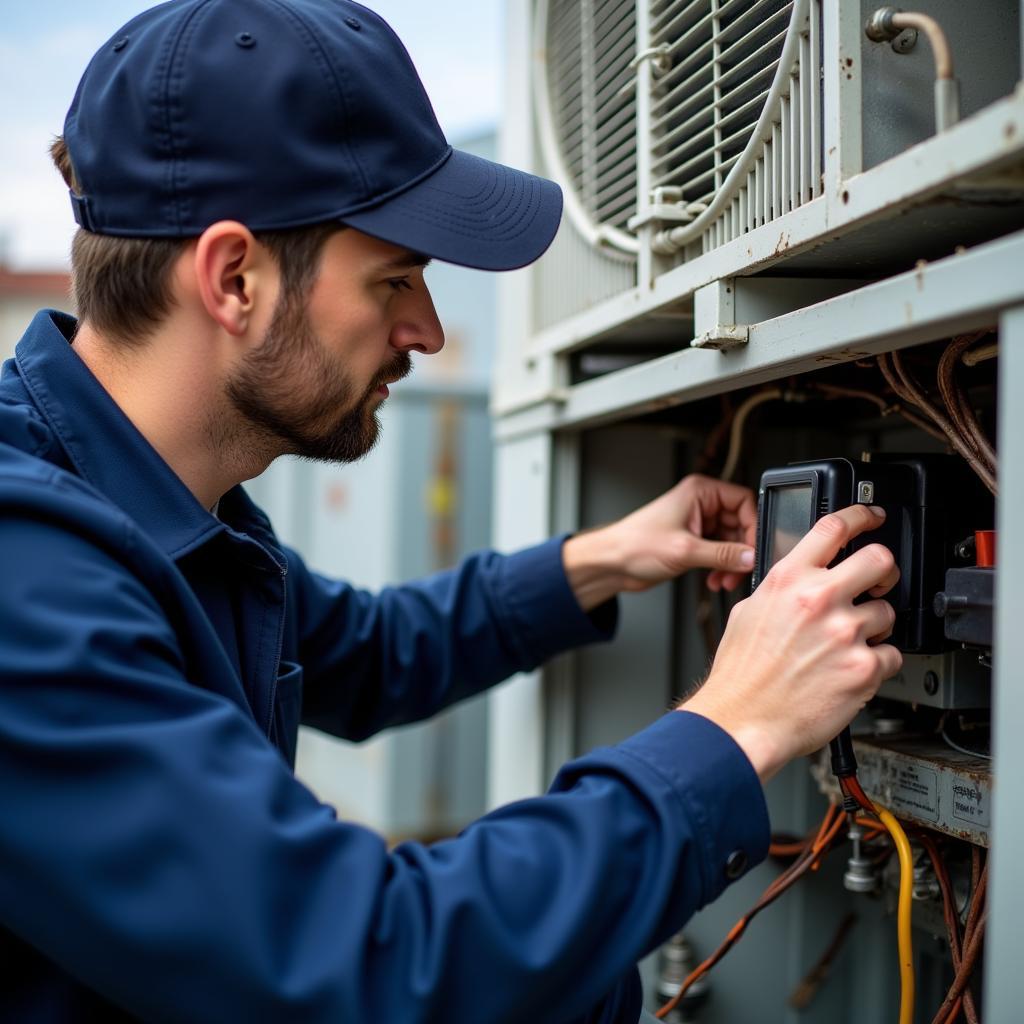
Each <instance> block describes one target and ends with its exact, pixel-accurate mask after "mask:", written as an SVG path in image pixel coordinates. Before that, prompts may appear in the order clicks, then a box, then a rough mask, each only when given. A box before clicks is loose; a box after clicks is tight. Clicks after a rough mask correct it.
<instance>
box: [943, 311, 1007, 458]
mask: <svg viewBox="0 0 1024 1024" xmlns="http://www.w3.org/2000/svg"><path fill="white" fill-rule="evenodd" d="M988 333H989V332H988V331H987V330H986V331H976V332H975V333H973V334H965V335H961V336H960V337H959V338H954V339H953V340H952V341H951V342H950V343H949V344H948V345H947V346H946V348H945V351H943V353H942V356H941V357H940V358H939V365H938V369H937V372H936V378H937V382H938V385H939V393H940V394H941V395H942V400H943V402H944V403H945V404H946V408H947V409H949V411H950V414H951V415H952V417H953V419H954V421H955V423H956V426H957V428H958V429H959V430H960V431H961V433H962V434H963V436H964V438H965V439H966V440H968V441H969V442H970V443H971V444H972V445H973V447H974V449H975V451H976V452H977V454H978V456H979V458H980V459H981V460H982V462H983V463H985V466H986V468H987V469H988V470H989V472H990V473H992V475H993V476H995V474H996V464H997V460H996V452H995V449H994V448H993V447H992V444H991V442H990V441H989V439H988V438H987V437H986V436H985V431H984V430H983V429H982V426H981V424H980V423H979V422H978V418H977V416H975V414H974V409H973V408H972V407H971V403H970V401H969V400H968V398H967V394H966V392H965V391H964V389H963V387H961V385H960V383H959V381H958V380H957V378H956V369H957V366H958V364H959V362H960V357H961V356H962V355H963V354H964V353H965V352H966V351H967V350H968V349H969V348H970V347H971V346H972V345H973V344H974V343H975V342H977V341H979V340H980V339H981V338H984V337H986V335H987V334H988Z"/></svg>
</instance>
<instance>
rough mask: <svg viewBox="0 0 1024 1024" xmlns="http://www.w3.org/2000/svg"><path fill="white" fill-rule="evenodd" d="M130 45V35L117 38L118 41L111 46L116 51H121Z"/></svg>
mask: <svg viewBox="0 0 1024 1024" xmlns="http://www.w3.org/2000/svg"><path fill="white" fill-rule="evenodd" d="M127 45H128V37H127V36H122V37H121V38H120V39H118V40H117V42H116V43H114V45H113V46H112V47H111V49H112V50H113V51H114V53H120V52H121V51H122V50H123V49H124V48H125V47H126V46H127Z"/></svg>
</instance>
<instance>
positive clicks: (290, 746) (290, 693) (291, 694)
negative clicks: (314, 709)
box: [274, 661, 302, 768]
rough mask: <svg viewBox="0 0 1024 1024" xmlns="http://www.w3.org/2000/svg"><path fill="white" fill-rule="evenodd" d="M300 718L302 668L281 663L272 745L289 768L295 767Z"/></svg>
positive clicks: (292, 664) (290, 663) (275, 701)
mask: <svg viewBox="0 0 1024 1024" xmlns="http://www.w3.org/2000/svg"><path fill="white" fill-rule="evenodd" d="M301 716H302V666H301V665H296V664H295V662H294V661H282V662H281V667H280V671H279V672H278V674H277V687H276V690H275V695H274V745H275V746H276V747H277V749H278V750H280V751H281V756H282V757H283V758H284V759H285V761H287V762H288V767H289V768H294V767H295V744H296V741H297V740H298V736H299V719H300V718H301Z"/></svg>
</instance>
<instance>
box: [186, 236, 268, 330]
mask: <svg viewBox="0 0 1024 1024" xmlns="http://www.w3.org/2000/svg"><path fill="white" fill-rule="evenodd" d="M272 264H273V260H272V259H271V257H270V254H269V253H268V252H267V250H266V249H264V248H263V246H261V245H259V244H258V243H257V242H256V239H255V238H254V237H253V234H252V232H251V231H250V230H249V229H248V228H247V227H246V226H245V225H244V224H240V223H238V221H233V220H222V221H218V222H217V223H216V224H211V225H210V227H208V228H207V229H206V230H205V231H204V232H203V233H202V234H201V235H200V236H199V238H198V240H197V242H196V249H195V256H194V270H195V281H196V288H197V290H198V292H199V298H200V300H201V301H202V303H203V306H204V307H205V308H206V312H207V313H208V314H209V315H210V317H211V318H212V319H213V320H215V321H216V322H217V323H218V324H219V325H220V326H221V327H222V328H223V329H224V330H225V331H227V332H228V334H231V335H234V336H236V337H238V336H241V335H242V334H244V333H245V332H246V331H247V330H248V328H249V323H250V320H251V319H252V318H253V315H254V313H255V311H256V309H257V307H258V306H260V307H262V306H265V305H266V304H267V303H268V302H270V304H271V307H272V305H273V302H274V299H275V294H274V293H276V270H277V268H276V266H273V265H272Z"/></svg>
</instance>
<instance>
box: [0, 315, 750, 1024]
mask: <svg viewBox="0 0 1024 1024" xmlns="http://www.w3.org/2000/svg"><path fill="white" fill-rule="evenodd" d="M73 330H74V321H73V320H72V319H71V318H70V317H67V316H64V315H62V314H58V313H52V312H44V313H40V314H39V315H38V316H37V317H36V318H35V320H34V321H33V322H32V325H31V326H30V327H29V329H28V331H27V333H26V335H25V337H24V338H23V339H22V341H21V342H20V344H19V345H18V348H17V353H16V357H15V359H14V360H11V361H9V362H8V363H6V364H5V365H4V368H3V374H2V377H0V566H2V572H3V585H2V587H0V964H2V965H3V983H2V984H0V1020H3V1021H12V1022H18V1024H26V1022H29V1024H30V1022H36V1021H53V1022H58V1021H59V1022H70V1021H103V1022H110V1021H116V1020H121V1019H143V1020H151V1021H182V1022H188V1024H200V1022H215V1024H225V1022H232V1021H245V1022H250V1021H260V1022H268V1021H275V1022H276V1021H281V1022H288V1024H302V1022H318V1024H319V1022H328V1021H330V1022H359V1024H370V1022H402V1024H405V1022H410V1024H413V1022H420V1021H443V1022H450V1024H460V1022H473V1024H477V1022H479V1024H499V1022H506V1021H508V1022H527V1021H528V1022H529V1024H542V1022H552V1024H561V1022H568V1021H581V1020H584V1019H585V1020H588V1021H597V1020H602V1021H609V1022H610V1021H629V1022H630V1024H631V1022H632V1021H634V1020H635V1019H636V1015H637V1013H638V1011H639V999H640V993H639V989H638V985H637V978H636V974H635V972H634V971H633V969H632V965H633V963H634V961H635V960H636V959H637V958H638V957H640V956H641V955H643V954H644V953H646V952H648V951H649V950H651V949H652V948H654V947H655V946H656V945H657V944H658V943H660V942H662V941H663V940H664V939H665V938H666V937H667V936H669V935H670V934H671V933H672V932H673V931H675V930H676V929H677V928H678V927H679V926H680V925H681V924H682V922H683V921H685V920H686V918H687V917H689V916H690V915H691V914H692V913H693V912H694V910H696V909H697V908H698V907H700V906H701V905H702V904H704V903H705V902H707V901H708V900H711V899H713V898H714V897H715V896H716V895H717V894H718V893H719V892H720V891H721V889H722V888H723V887H724V885H725V884H726V882H727V874H728V875H734V874H736V870H735V868H736V865H737V864H738V863H742V860H743V858H746V860H747V861H748V862H749V863H754V862H756V861H757V860H759V859H760V858H762V857H763V856H764V854H765V852H766V847H767V835H768V825H767V818H766V814H765V808H764V802H763V797H762V794H761V789H760V786H759V784H758V780H757V778H756V776H755V774H754V772H753V770H752V769H751V767H750V764H749V763H748V762H747V760H746V758H745V757H744V756H743V754H742V753H741V751H740V750H739V748H738V747H737V746H736V745H735V744H734V743H733V741H732V740H731V739H730V738H729V737H728V736H727V735H726V734H725V733H724V732H722V731H721V730H720V729H718V728H717V727H716V726H714V725H712V724H711V723H710V722H708V721H706V720H705V719H703V718H701V717H699V716H697V715H691V714H687V713H670V714H667V715H665V716H664V717H663V718H661V719H660V720H659V721H657V722H655V723H654V724H653V725H652V726H650V727H649V728H648V729H646V730H644V731H643V732H641V733H639V734H637V735H636V736H634V737H632V738H631V739H629V740H627V741H626V742H624V743H622V744H620V745H618V746H616V747H612V748H607V749H601V750H598V751H595V752H593V753H591V754H589V755H587V756H586V757H583V758H581V759H579V760H577V761H575V762H573V763H572V764H569V765H568V766H566V767H565V768H564V769H563V770H562V771H561V773H560V774H559V776H558V778H557V779H556V781H555V783H554V785H553V787H552V789H551V792H550V793H549V794H548V795H547V796H544V797H538V798H535V799H531V800H524V801H521V802H519V803H515V804H512V805H510V806H507V807H504V808H501V809H499V810H497V811H494V812H493V813H491V814H488V815H487V816H486V817H484V818H482V819H481V820H480V821H478V822H476V823H474V824H473V825H471V826H470V827H469V828H467V829H466V830H465V832H464V833H463V834H462V835H460V836H459V837H458V838H455V839H451V840H447V841H443V842H438V843H435V844H433V845H430V846H424V845H420V844H416V843H405V844H402V845H401V846H399V847H397V848H396V849H394V850H391V851H389V850H388V849H387V847H386V846H385V843H384V841H383V840H382V838H381V837H380V836H378V835H376V834H374V833H373V832H371V831H369V830H367V829H365V828H361V827H360V826H358V825H356V824H352V823H348V822H339V821H338V820H337V819H336V817H335V814H334V812H333V811H332V810H331V809H330V808H329V807H326V806H324V805H323V804H321V803H320V802H319V801H317V799H316V798H315V797H314V796H313V795H312V794H311V793H310V792H309V790H307V789H306V788H305V787H304V786H303V785H302V784H301V783H299V782H298V781H296V779H295V777H294V776H293V774H292V771H291V765H292V762H293V756H294V747H295V739H296V731H297V728H298V724H299V721H300V719H301V720H302V721H305V722H308V723H310V724H311V725H314V726H317V727H318V728H321V729H324V730H327V731H329V732H332V733H334V734H336V735H339V736H344V737H348V738H355V739H360V738H363V737H366V736H370V735H372V734H373V733H375V732H377V731H378V730H380V729H383V728H385V727H387V726H392V725H396V724H398V723H402V722H410V721H413V720H416V719H420V718H423V717H425V716H427V715H430V714H432V713H433V712H435V711H437V710H438V709H440V708H442V707H444V706H446V705H448V704H451V703H452V702H453V701H456V700H459V699H461V698H463V697H466V696H469V695H470V694H473V693H476V692H478V691H480V690H482V689H484V688H485V687H487V686H490V685H491V684H493V683H495V682H497V681H498V680H500V679H503V678H505V677H507V676H509V675H510V674H512V673H514V672H516V671H518V670H522V669H528V668H530V667H532V666H535V665H537V664H539V663H540V662H542V661H543V660H544V659H546V658H548V657H549V656H551V655H552V654H554V653H556V652H557V651H560V650H564V649H566V648H567V647H570V646H572V645H574V644H580V643H583V642H586V641H591V640H595V639H600V638H602V637H603V636H606V635H607V633H608V631H609V630H610V628H611V622H610V619H612V618H613V617H614V610H613V609H611V608H606V609H605V610H603V611H599V613H598V614H597V615H596V616H595V618H594V619H591V618H590V617H588V616H586V615H584V614H583V613H582V612H581V611H580V609H579V606H578V605H577V603H576V601H575V599H574V597H573V595H572V591H571V589H570V588H569V585H568V583H567V581H566V578H565V575H564V571H563V569H562V564H561V556H560V547H559V542H557V541H555V542H551V543H549V544H546V545H541V546H540V547H538V548H534V549H531V550H527V551H525V552H521V553H519V554H515V555H512V556H508V557H503V556H500V555H497V554H495V553H493V552H488V553H483V554H480V555H477V556H475V557H472V558H470V559H468V560H467V561H466V562H465V563H464V564H463V565H462V566H460V567H459V568H457V569H455V570H453V571H450V572H445V573H441V574H439V575H436V576H433V577H431V578H429V579H427V580H425V581H422V582H419V583H415V584H412V585H408V586H403V587H397V588H392V589H388V590H385V591H383V592H382V593H381V594H379V595H376V596H373V595H370V594H367V593H363V592H360V591H357V590H354V589H352V588H351V587H349V586H346V585H345V584H343V583H338V582H335V581H332V580H328V579H325V578H323V577H321V576H318V575H317V574H315V573H313V572H311V571H310V570H309V569H307V567H306V566H305V565H304V564H303V562H302V560H301V559H300V558H299V557H298V556H297V555H296V554H295V553H294V552H292V551H289V550H287V549H285V548H283V547H282V546H281V545H280V544H279V543H278V541H277V540H276V539H275V537H274V534H273V532H272V530H271V528H270V524H269V522H268V521H267V519H266V517H265V516H264V515H263V514H262V513H261V512H260V511H259V510H258V509H257V508H256V507H255V506H254V505H253V504H252V503H251V502H250V501H249V499H248V498H247V497H246V495H245V493H244V491H243V490H242V489H241V488H235V489H234V490H232V491H231V492H229V493H228V494H226V495H225V496H224V498H223V499H222V501H221V503H220V506H219V509H218V516H217V517H214V516H212V515H210V514H209V513H208V512H207V511H206V510H205V509H203V508H202V507H201V506H200V505H199V504H198V502H196V500H195V499H194V497H193V496H192V494H191V493H190V492H189V491H188V490H187V489H186V488H185V486H184V485H183V483H182V482H181V481H180V479H179V478H178V477H177V476H176V475H175V474H174V473H173V472H172V471H171V470H170V468H169V467H168V466H167V464H166V463H164V462H163V460H162V459H161V458H160V457H159V456H158V455H157V453H156V452H155V451H154V449H153V448H152V447H151V446H150V445H149V444H148V443H147V442H146V440H145V439H144V438H143V437H142V436H141V435H140V434H139V433H138V432H137V431H136V429H135V428H134V427H133V425H132V424H131V422H130V421H129V420H128V419H127V418H126V417H125V416H124V414H123V413H122V412H121V410H120V409H119V407H118V406H117V405H116V404H115V403H114V402H113V401H112V400H111V399H110V397H109V396H108V394H107V393H106V392H105V391H104V389H103V388H102V387H101V386H100V385H99V383H98V382H97V381H96V379H95V378H94V377H93V376H92V374H91V373H90V372H89V371H88V369H87V368H86V367H85V365H84V363H82V361H81V360H80V359H79V358H78V356H77V355H76V354H75V352H74V349H73V348H72V346H71V345H70V344H69V343H68V339H69V338H71V336H72V333H73ZM602 616H603V617H604V618H605V619H606V620H608V621H602ZM623 685H628V680H623ZM727 863H728V864H729V867H728V868H727V867H726V865H727Z"/></svg>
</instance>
